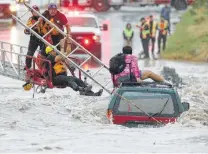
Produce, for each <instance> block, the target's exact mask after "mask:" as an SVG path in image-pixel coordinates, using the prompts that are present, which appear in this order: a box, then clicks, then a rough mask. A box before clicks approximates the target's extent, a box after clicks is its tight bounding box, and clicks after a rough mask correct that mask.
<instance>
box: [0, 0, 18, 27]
mask: <svg viewBox="0 0 208 154" xmlns="http://www.w3.org/2000/svg"><path fill="white" fill-rule="evenodd" d="M11 14H13V15H15V16H16V14H17V6H16V2H15V1H12V0H0V19H12V16H11ZM12 24H13V25H16V20H14V19H12Z"/></svg>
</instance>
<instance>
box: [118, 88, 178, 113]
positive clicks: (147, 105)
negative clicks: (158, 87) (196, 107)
mask: <svg viewBox="0 0 208 154" xmlns="http://www.w3.org/2000/svg"><path fill="white" fill-rule="evenodd" d="M122 96H123V97H125V98H127V99H128V100H130V101H131V102H132V103H134V104H135V105H137V106H138V107H139V108H141V109H142V110H143V111H145V112H146V113H149V114H151V115H152V114H156V113H161V114H174V104H173V101H172V97H171V95H169V94H163V93H145V92H124V93H123V94H122ZM119 100H120V103H119V106H118V111H120V112H142V111H141V110H139V109H138V108H137V107H135V106H134V105H132V104H131V103H127V102H126V101H125V100H123V99H119Z"/></svg>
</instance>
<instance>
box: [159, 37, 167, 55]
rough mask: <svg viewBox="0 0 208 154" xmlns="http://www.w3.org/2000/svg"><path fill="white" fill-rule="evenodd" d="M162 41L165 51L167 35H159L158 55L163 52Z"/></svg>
mask: <svg viewBox="0 0 208 154" xmlns="http://www.w3.org/2000/svg"><path fill="white" fill-rule="evenodd" d="M161 41H163V50H165V48H166V41H167V35H162V34H159V36H158V53H160V51H161Z"/></svg>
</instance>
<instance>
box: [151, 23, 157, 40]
mask: <svg viewBox="0 0 208 154" xmlns="http://www.w3.org/2000/svg"><path fill="white" fill-rule="evenodd" d="M156 33H157V22H155V21H153V24H152V34H151V37H155V36H156Z"/></svg>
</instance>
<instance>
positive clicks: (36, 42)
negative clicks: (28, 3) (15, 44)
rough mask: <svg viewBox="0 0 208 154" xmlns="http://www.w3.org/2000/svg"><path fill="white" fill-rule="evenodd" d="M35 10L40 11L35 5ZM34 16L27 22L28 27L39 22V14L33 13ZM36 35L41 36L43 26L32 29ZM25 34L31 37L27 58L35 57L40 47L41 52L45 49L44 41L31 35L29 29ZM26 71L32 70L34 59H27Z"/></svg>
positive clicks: (38, 25)
mask: <svg viewBox="0 0 208 154" xmlns="http://www.w3.org/2000/svg"><path fill="white" fill-rule="evenodd" d="M32 8H33V9H35V10H36V11H39V8H38V6H36V5H34V6H32ZM31 13H32V16H31V17H30V18H29V19H28V21H27V26H28V27H32V26H33V25H34V24H35V23H36V22H37V21H38V18H39V16H38V14H37V13H35V12H34V11H31ZM32 29H33V30H34V31H35V32H36V33H38V34H39V35H41V25H40V24H37V25H36V26H34V27H33V28H32ZM24 33H25V34H27V35H30V41H29V45H28V51H27V56H33V55H34V53H35V51H36V50H37V49H38V47H39V48H40V50H42V48H43V45H44V44H43V43H42V41H40V40H39V39H38V38H37V37H36V36H35V35H33V34H31V33H30V31H29V30H28V29H25V30H24ZM25 64H26V66H25V69H26V68H27V69H30V68H31V65H32V59H31V58H30V57H26V61H25Z"/></svg>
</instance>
